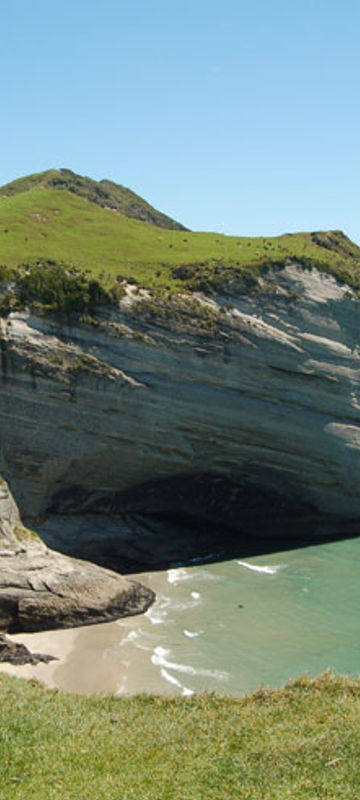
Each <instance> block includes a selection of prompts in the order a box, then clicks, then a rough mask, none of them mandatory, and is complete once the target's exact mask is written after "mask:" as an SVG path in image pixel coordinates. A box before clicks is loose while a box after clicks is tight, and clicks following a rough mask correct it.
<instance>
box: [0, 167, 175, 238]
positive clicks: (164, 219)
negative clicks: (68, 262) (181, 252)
mask: <svg viewBox="0 0 360 800" xmlns="http://www.w3.org/2000/svg"><path fill="white" fill-rule="evenodd" d="M35 188H40V189H46V188H49V189H52V188H55V189H60V190H63V191H66V192H71V193H72V194H76V195H78V196H79V197H84V198H85V199H86V200H89V201H90V202H91V203H95V204H96V205H98V206H100V207H101V208H107V209H108V210H110V211H116V212H118V213H120V214H124V216H125V217H129V218H130V219H131V218H133V219H140V220H142V221H143V222H147V223H149V224H150V225H155V226H157V227H158V228H169V229H170V230H186V229H185V228H184V226H183V225H180V223H179V222H175V220H173V219H171V218H170V217H168V216H166V214H162V213H161V212H160V211H157V210H156V208H153V206H151V205H150V204H149V203H147V202H146V200H144V199H143V198H142V197H139V195H137V194H135V192H132V191H131V189H127V188H126V187H125V186H120V185H119V184H117V183H114V182H113V181H108V180H102V181H95V180H93V179H92V178H88V177H85V176H83V175H76V174H75V173H74V172H72V171H71V170H70V169H59V170H58V169H49V170H46V171H45V172H40V173H36V174H34V175H28V176H26V177H24V178H19V179H18V180H16V181H12V182H11V183H8V184H7V185H6V186H3V187H1V188H0V196H3V197H12V196H13V195H17V194H21V193H22V192H27V191H29V190H30V189H35Z"/></svg>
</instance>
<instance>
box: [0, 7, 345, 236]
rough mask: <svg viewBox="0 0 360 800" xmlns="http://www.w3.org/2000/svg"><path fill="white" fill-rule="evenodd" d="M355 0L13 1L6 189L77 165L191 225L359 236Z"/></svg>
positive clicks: (1, 167) (3, 37)
mask: <svg viewBox="0 0 360 800" xmlns="http://www.w3.org/2000/svg"><path fill="white" fill-rule="evenodd" d="M359 31H360V2H359V1H358V0H315V2H314V0H312V2H310V1H309V0H302V2H301V3H300V2H296V3H295V2H291V0H290V2H289V0H287V1H286V2H285V0H221V2H220V0H219V1H218V0H102V2H100V0H62V2H61V3H59V2H55V0H12V2H11V5H10V3H4V4H3V8H2V13H1V29H0V86H1V98H2V104H1V109H2V113H1V119H0V123H1V124H0V152H1V159H0V184H3V183H5V182H7V181H10V180H12V179H13V178H15V177H19V176H20V175H24V174H28V173H31V172H38V171H41V170H43V169H48V168H50V167H65V166H66V167H69V168H70V169H73V170H74V171H76V172H79V173H81V174H87V175H90V176H91V177H94V178H97V179H100V178H102V177H107V178H111V179H112V180H115V181H117V182H119V183H122V184H124V185H126V186H130V187H131V188H132V189H134V190H135V191H137V192H138V193H139V194H141V195H142V196H144V197H145V198H146V199H147V200H149V201H150V202H152V203H153V204H154V205H155V206H157V207H158V208H160V209H161V210H163V211H165V212H166V213H168V214H170V215H172V216H174V217H175V218H177V219H179V220H180V221H182V222H183V223H184V224H186V225H188V226H189V227H190V228H192V229H194V230H218V231H220V232H224V233H235V234H238V235H240V234H244V235H254V236H255V235H258V234H264V235H269V236H270V235H276V234H278V233H282V232H285V231H295V230H315V229H329V228H342V229H343V230H345V231H346V232H347V233H348V234H349V235H350V236H351V237H352V238H353V239H354V240H355V241H357V242H358V243H360V215H359V200H358V197H359V191H360V189H359V171H360V170H359V166H360V157H359V142H360V103H359V86H360V74H359V73H360V48H359V44H358V39H359Z"/></svg>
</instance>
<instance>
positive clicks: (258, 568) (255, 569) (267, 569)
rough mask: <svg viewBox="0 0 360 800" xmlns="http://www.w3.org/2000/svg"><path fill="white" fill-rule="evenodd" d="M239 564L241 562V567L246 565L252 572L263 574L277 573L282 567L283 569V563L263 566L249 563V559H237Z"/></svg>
mask: <svg viewBox="0 0 360 800" xmlns="http://www.w3.org/2000/svg"><path fill="white" fill-rule="evenodd" d="M237 564H240V566H241V567H246V569H250V570H251V571H252V572H261V573H263V575H276V573H277V572H279V570H280V569H283V564H271V565H268V566H266V565H265V566H263V567H261V566H259V565H258V564H249V563H248V562H247V561H237Z"/></svg>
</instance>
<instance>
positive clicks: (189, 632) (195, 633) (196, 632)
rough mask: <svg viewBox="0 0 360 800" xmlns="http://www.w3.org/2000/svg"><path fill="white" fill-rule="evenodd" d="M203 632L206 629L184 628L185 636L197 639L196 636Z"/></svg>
mask: <svg viewBox="0 0 360 800" xmlns="http://www.w3.org/2000/svg"><path fill="white" fill-rule="evenodd" d="M202 633H204V631H187V630H186V629H185V630H184V634H185V636H187V637H188V639H195V637H196V636H200V634H202Z"/></svg>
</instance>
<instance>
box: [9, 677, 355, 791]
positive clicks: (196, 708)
mask: <svg viewBox="0 0 360 800" xmlns="http://www.w3.org/2000/svg"><path fill="white" fill-rule="evenodd" d="M0 700H1V726H0V742H1V758H0V785H1V798H2V800H17V798H18V799H19V800H30V798H31V800H55V799H56V800H78V799H79V798H81V800H94V799H96V800H235V798H236V800H238V799H239V800H241V799H242V798H244V800H285V798H287V800H304V798H309V800H310V799H311V800H315V799H316V800H321V799H322V798H324V799H325V798H327V800H330V799H331V800H335V798H336V800H337V798H338V799H339V800H349V799H350V798H353V799H354V800H355V799H356V800H358V797H359V786H360V760H359V751H360V680H359V679H358V680H354V681H351V680H349V679H345V678H337V677H334V676H331V675H330V674H327V673H326V674H324V675H322V676H320V677H319V678H318V679H316V680H310V679H308V678H303V679H299V680H298V681H296V682H294V683H292V684H290V685H289V686H287V687H285V688H284V689H282V690H280V691H266V690H262V691H259V692H257V693H256V694H255V695H252V696H249V697H247V698H245V699H243V700H240V699H231V698H220V697H217V696H214V695H198V696H195V697H192V698H186V699H165V698H159V697H152V696H138V697H133V698H124V699H120V698H111V697H105V698H95V697H93V698H82V697H76V696H70V695H63V694H61V693H59V692H55V691H48V690H46V689H44V688H41V686H40V685H39V684H37V683H36V682H33V681H32V682H28V683H27V682H24V681H20V680H18V679H14V678H9V677H7V676H1V678H0Z"/></svg>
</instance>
